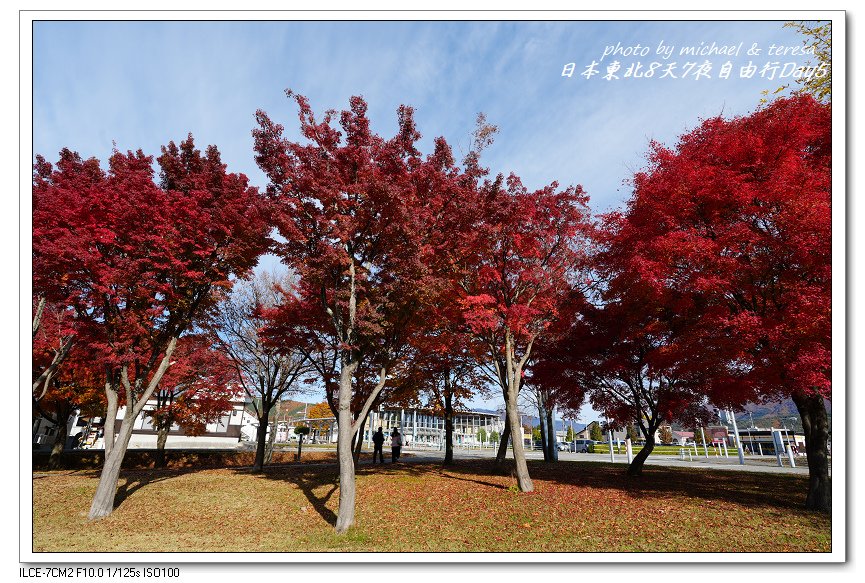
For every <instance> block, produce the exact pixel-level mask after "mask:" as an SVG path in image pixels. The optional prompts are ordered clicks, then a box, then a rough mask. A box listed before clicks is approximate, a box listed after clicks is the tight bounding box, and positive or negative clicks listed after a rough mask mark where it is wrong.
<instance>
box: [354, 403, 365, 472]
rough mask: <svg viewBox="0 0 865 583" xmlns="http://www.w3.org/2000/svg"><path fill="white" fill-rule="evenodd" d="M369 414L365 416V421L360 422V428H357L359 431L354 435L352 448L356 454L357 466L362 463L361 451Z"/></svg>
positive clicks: (355, 463)
mask: <svg viewBox="0 0 865 583" xmlns="http://www.w3.org/2000/svg"><path fill="white" fill-rule="evenodd" d="M368 417H369V415H367V416H366V417H364V418H363V421H361V423H360V429H358V430H357V433H355V434H354V437H352V450H353V454H352V455H353V456H354V465H355V466H357V464H358V463H360V452H361V450H362V449H363V431H364V429H365V428H366V421H367V418H368Z"/></svg>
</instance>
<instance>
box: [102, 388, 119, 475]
mask: <svg viewBox="0 0 865 583" xmlns="http://www.w3.org/2000/svg"><path fill="white" fill-rule="evenodd" d="M105 397H106V399H107V400H108V408H107V409H106V411H105V425H104V426H103V434H102V437H103V441H104V442H105V446H104V447H105V459H106V460H107V459H108V456H109V455H110V454H111V450H112V449H113V448H114V423H115V422H116V421H117V409H118V396H117V391H115V390H114V388H113V386H112V384H111V383H110V382H106V383H105Z"/></svg>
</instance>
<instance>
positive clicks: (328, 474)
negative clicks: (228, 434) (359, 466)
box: [235, 464, 339, 526]
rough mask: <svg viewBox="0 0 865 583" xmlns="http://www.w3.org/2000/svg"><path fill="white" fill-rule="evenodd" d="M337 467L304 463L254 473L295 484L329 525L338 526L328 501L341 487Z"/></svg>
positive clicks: (274, 467)
mask: <svg viewBox="0 0 865 583" xmlns="http://www.w3.org/2000/svg"><path fill="white" fill-rule="evenodd" d="M335 467H336V465H335V464H316V465H314V466H311V467H310V466H302V465H280V466H265V467H264V469H263V470H262V471H261V472H257V473H254V474H253V475H255V476H258V477H260V478H264V479H267V480H280V481H283V482H288V483H290V484H294V485H295V486H297V489H298V490H300V491H301V492H302V493H303V495H304V496H305V497H306V499H307V500H308V501H309V503H310V505H311V506H312V507H313V508H314V509H315V511H316V512H318V514H319V516H321V517H322V518H323V519H324V521H325V522H327V523H328V524H329V525H331V526H336V514H335V513H334V512H333V510H331V509H330V508H328V507H327V503H328V502H329V501H330V499H331V498H332V497H333V494H334V493H335V492H336V491H337V489H338V488H339V481H338V477H337V476H338V472H334V471H333V470H334V468H335ZM235 471H236V472H237V473H246V474H249V473H251V472H250V471H249V470H240V469H236V470H235ZM328 485H329V486H330V488H329V489H328V490H327V492H326V493H325V494H323V495H321V494H316V490H321V489H322V488H324V487H326V486H328Z"/></svg>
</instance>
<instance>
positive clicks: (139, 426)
mask: <svg viewBox="0 0 865 583" xmlns="http://www.w3.org/2000/svg"><path fill="white" fill-rule="evenodd" d="M245 404H246V403H245V401H242V400H236V401H233V402H232V403H231V410H230V411H226V412H225V413H224V414H223V415H222V416H221V417H220V418H219V419H218V420H216V421H214V422H213V423H208V424H207V427H206V429H205V432H204V433H203V434H201V435H196V436H190V435H187V434H186V432H185V431H184V430H183V428H182V427H180V426H179V425H176V424H175V425H172V426H171V429H169V431H168V439H167V441H166V442H165V448H166V449H185V448H195V449H224V448H234V447H237V445H238V444H239V443H240V440H241V427H242V426H243V424H244V419H245V418H246V412H245ZM155 408H156V399H151V400H149V401H148V402H147V404H145V405H144V411H142V412H141V414H140V415H139V416H138V419H136V420H135V425H134V427H133V429H132V437H131V439H130V440H129V449H154V448H156V436H157V431H156V427H154V425H153V419H152V418H151V417H150V416H149V415H146V412H147V411H151V410H153V409H155ZM125 414H126V407H120V408H119V410H118V411H117V418H116V420H115V422H114V431H115V435H116V434H117V432H118V431H119V430H120V424H121V422H122V421H123V416H124V415H125ZM103 439H104V437H101V438H100V439H98V440H97V441H96V442H95V444H94V445H93V447H95V448H103V447H105V444H104V441H103Z"/></svg>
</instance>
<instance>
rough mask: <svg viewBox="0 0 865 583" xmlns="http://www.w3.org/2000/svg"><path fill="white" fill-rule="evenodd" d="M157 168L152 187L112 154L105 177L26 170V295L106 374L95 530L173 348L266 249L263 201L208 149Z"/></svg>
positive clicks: (139, 165) (130, 160) (64, 158)
mask: <svg viewBox="0 0 865 583" xmlns="http://www.w3.org/2000/svg"><path fill="white" fill-rule="evenodd" d="M157 161H158V164H159V167H160V176H159V182H158V183H157V181H156V180H155V179H154V169H153V158H152V157H150V156H145V155H144V153H143V152H141V151H140V150H139V151H138V152H127V153H125V154H124V153H121V152H117V151H115V152H114V154H113V155H112V156H111V158H110V160H109V164H108V169H107V170H102V168H101V167H100V165H99V162H98V161H97V160H96V159H93V158H91V159H89V160H83V159H82V158H81V157H80V156H79V155H78V154H76V153H74V152H72V151H70V150H68V149H64V150H63V151H61V153H60V159H59V161H58V162H57V164H56V166H52V165H51V164H49V163H47V162H46V161H45V159H44V158H42V157H41V156H38V157H37V160H36V164H35V168H34V176H33V225H34V228H33V285H34V293H35V294H36V295H37V296H45V297H46V298H48V299H49V300H51V301H53V302H56V303H57V304H59V305H64V306H68V309H69V310H71V311H72V312H73V313H75V315H76V317H77V318H79V319H81V320H84V321H87V322H88V323H90V324H91V325H90V326H89V330H88V337H87V343H88V345H89V346H90V347H91V348H92V349H93V350H94V351H95V352H96V354H98V358H99V362H100V363H101V365H102V367H103V369H104V374H105V394H106V398H107V400H108V413H107V415H106V418H107V420H108V423H106V432H105V444H106V460H105V465H104V467H103V470H102V475H101V478H100V482H99V486H98V487H97V492H96V495H95V497H94V500H93V505H92V507H91V510H90V518H91V519H95V518H100V517H103V516H107V515H108V514H110V513H111V511H112V510H113V507H114V495H115V492H116V486H117V476H118V473H119V471H120V464H121V462H122V460H123V457H124V455H125V452H126V448H127V445H128V442H129V438H130V437H131V434H132V427H133V425H134V423H135V420H136V419H137V417H138V416H139V415H140V413H141V411H142V410H143V408H144V404H145V403H146V402H147V401H148V399H149V398H150V397H151V395H152V394H153V392H154V391H155V390H156V388H157V386H158V385H159V382H160V380H161V378H162V376H163V375H164V374H165V371H166V370H167V368H168V366H169V363H170V361H171V357H172V353H173V352H174V350H175V347H176V344H177V341H178V339H179V338H180V336H181V335H182V334H183V333H184V332H185V331H186V330H187V329H188V328H189V327H190V325H191V324H192V322H193V321H194V319H195V318H196V317H197V316H198V315H200V314H201V313H202V311H203V310H204V309H206V308H207V307H208V305H210V304H211V303H212V302H213V301H214V298H215V295H216V292H217V291H219V290H223V289H227V288H229V287H230V285H231V283H230V278H231V277H232V276H234V275H245V274H246V272H247V271H248V270H249V269H250V268H251V267H252V266H253V265H254V264H255V262H256V260H257V257H258V255H259V254H260V253H262V252H263V251H264V250H265V249H266V247H267V244H268V239H267V234H268V226H267V222H266V220H265V214H266V213H265V212H264V208H263V203H262V200H261V198H260V197H259V195H258V193H257V191H256V189H254V188H250V187H249V186H248V184H247V178H246V177H245V176H243V175H241V174H229V173H228V172H226V168H225V165H224V164H222V161H221V159H220V155H219V152H218V150H217V149H216V147H214V146H210V147H208V148H207V150H206V152H205V153H203V154H202V153H201V152H200V151H199V150H198V149H196V148H195V146H194V143H193V140H192V137H191V136H190V137H189V138H188V139H186V140H184V141H183V142H181V143H180V145H175V144H174V143H173V142H171V143H169V145H168V146H166V147H164V148H163V150H162V155H161V156H160V157H159V158H158V160H157ZM79 341H80V340H79ZM121 398H122V399H123V400H124V402H125V404H126V414H125V416H124V418H123V420H122V423H121V425H120V429H119V432H118V434H117V436H116V440H115V435H114V425H113V423H111V421H112V420H113V419H115V418H116V416H117V410H118V404H119V402H120V400H121Z"/></svg>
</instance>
